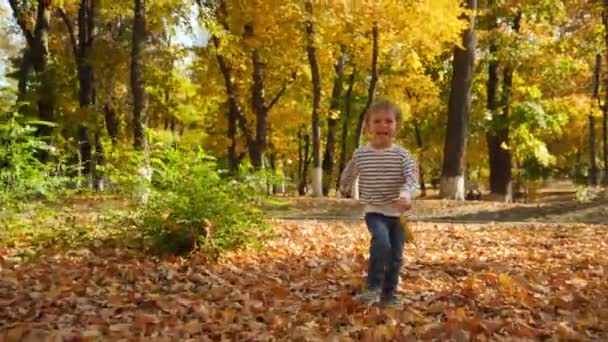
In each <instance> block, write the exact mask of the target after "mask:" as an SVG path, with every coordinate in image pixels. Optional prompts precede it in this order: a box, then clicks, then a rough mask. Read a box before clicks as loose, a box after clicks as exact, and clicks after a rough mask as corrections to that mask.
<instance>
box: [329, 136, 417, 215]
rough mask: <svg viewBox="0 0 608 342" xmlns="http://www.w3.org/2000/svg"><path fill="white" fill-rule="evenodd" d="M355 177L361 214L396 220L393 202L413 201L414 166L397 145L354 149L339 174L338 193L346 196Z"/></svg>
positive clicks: (403, 150)
mask: <svg viewBox="0 0 608 342" xmlns="http://www.w3.org/2000/svg"><path fill="white" fill-rule="evenodd" d="M357 177H358V178H359V201H360V202H361V203H362V204H364V205H365V212H378V213H381V214H384V215H387V216H399V215H400V214H401V213H400V212H399V211H398V210H397V208H395V207H394V206H393V202H394V201H395V200H396V199H398V198H400V197H401V198H413V197H414V196H415V195H416V191H417V189H418V173H417V171H416V162H415V160H414V158H412V156H411V155H410V153H409V152H408V151H407V150H405V149H404V148H403V147H401V146H398V145H392V146H390V147H388V148H385V149H376V148H374V147H372V146H371V145H365V146H362V147H360V148H358V149H357V150H356V151H355V153H354V154H353V157H352V159H351V160H350V161H349V162H348V163H347V164H346V167H345V168H344V171H343V172H342V175H341V178H340V191H341V192H342V193H350V192H351V191H352V187H353V184H354V182H355V180H356V179H357Z"/></svg>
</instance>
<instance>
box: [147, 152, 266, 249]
mask: <svg viewBox="0 0 608 342" xmlns="http://www.w3.org/2000/svg"><path fill="white" fill-rule="evenodd" d="M150 161H151V166H152V168H153V170H154V172H153V176H152V189H151V195H150V198H149V200H148V202H147V203H146V204H145V205H143V206H142V207H141V209H139V211H138V214H137V215H136V226H137V227H139V228H140V229H141V230H142V231H143V232H144V236H145V240H146V241H145V242H146V246H147V247H148V248H149V249H150V251H152V252H153V253H158V254H176V255H184V254H188V253H189V252H191V251H193V250H195V249H196V248H199V247H200V248H203V249H205V250H207V251H211V252H217V251H219V250H223V249H232V248H236V247H240V246H243V245H246V244H248V243H251V242H254V241H256V239H257V238H259V237H261V234H263V233H264V232H265V229H264V228H265V227H264V225H263V223H262V220H261V219H262V216H261V212H260V211H259V210H258V209H256V207H255V205H254V204H255V202H256V199H258V198H259V196H260V195H258V194H256V191H255V190H254V189H255V188H256V186H255V184H256V182H257V181H258V180H259V177H256V176H254V175H250V177H251V178H247V177H245V178H243V179H241V181H240V182H239V181H236V180H230V179H228V178H225V177H223V173H222V171H221V170H218V167H217V164H216V161H215V160H214V158H212V157H210V156H209V155H207V154H206V153H204V152H203V151H201V150H197V151H181V150H177V149H173V148H166V149H162V150H160V151H157V153H155V155H153V157H152V158H151V160H150Z"/></svg>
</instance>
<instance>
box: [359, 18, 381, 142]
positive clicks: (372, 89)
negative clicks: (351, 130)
mask: <svg viewBox="0 0 608 342" xmlns="http://www.w3.org/2000/svg"><path fill="white" fill-rule="evenodd" d="M378 53H379V51H378V23H376V22H374V23H373V24H372V73H371V79H370V81H369V88H368V89H367V102H366V103H365V107H364V108H363V110H362V111H361V113H360V114H359V121H357V130H356V131H355V135H354V139H353V142H354V143H353V145H354V148H357V147H359V145H361V136H362V135H363V120H364V119H365V113H366V112H367V110H368V109H369V107H371V105H372V103H374V99H375V97H376V86H377V84H378Z"/></svg>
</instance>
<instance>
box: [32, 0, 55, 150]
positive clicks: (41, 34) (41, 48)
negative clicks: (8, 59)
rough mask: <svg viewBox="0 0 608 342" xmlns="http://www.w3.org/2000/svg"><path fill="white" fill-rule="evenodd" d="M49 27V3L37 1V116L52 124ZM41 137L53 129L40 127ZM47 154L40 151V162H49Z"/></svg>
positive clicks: (53, 96)
mask: <svg viewBox="0 0 608 342" xmlns="http://www.w3.org/2000/svg"><path fill="white" fill-rule="evenodd" d="M50 26H51V3H50V1H48V0H41V1H38V10H37V16H36V28H35V30H34V41H33V42H34V46H33V47H32V52H33V53H32V60H33V64H34V69H35V70H36V73H38V75H39V76H40V79H41V87H40V91H39V94H38V95H39V97H38V103H37V104H38V115H39V116H40V119H41V120H43V121H48V122H53V121H54V120H55V114H54V106H55V104H54V102H55V94H54V91H53V90H54V88H53V85H52V79H51V77H50V75H49V74H48V72H47V69H48V64H49V55H50V53H49V30H50ZM38 132H39V135H40V136H42V137H48V138H49V139H50V137H51V135H52V134H53V128H52V127H50V126H46V125H44V126H41V127H40V130H39V131H38ZM49 157H50V156H49V154H48V153H47V152H46V151H42V152H41V154H40V160H41V161H43V162H46V161H48V160H49Z"/></svg>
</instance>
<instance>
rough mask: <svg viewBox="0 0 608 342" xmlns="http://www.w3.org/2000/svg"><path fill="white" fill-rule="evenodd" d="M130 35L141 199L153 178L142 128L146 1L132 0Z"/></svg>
mask: <svg viewBox="0 0 608 342" xmlns="http://www.w3.org/2000/svg"><path fill="white" fill-rule="evenodd" d="M134 1H135V6H134V12H133V36H132V46H131V92H132V93H133V147H134V148H135V150H137V151H141V152H143V157H144V160H143V163H142V164H141V165H140V166H139V170H138V173H139V179H140V180H139V183H138V185H137V189H136V196H137V197H138V198H139V200H140V201H141V202H143V203H146V202H147V201H148V198H149V196H150V190H149V188H148V186H147V185H148V184H149V183H150V181H151V179H152V169H151V167H150V160H149V158H150V156H149V146H148V139H147V137H146V132H145V128H146V125H147V124H148V116H147V113H146V107H147V98H146V84H145V79H144V70H143V69H144V44H145V39H146V1H145V0H134Z"/></svg>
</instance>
